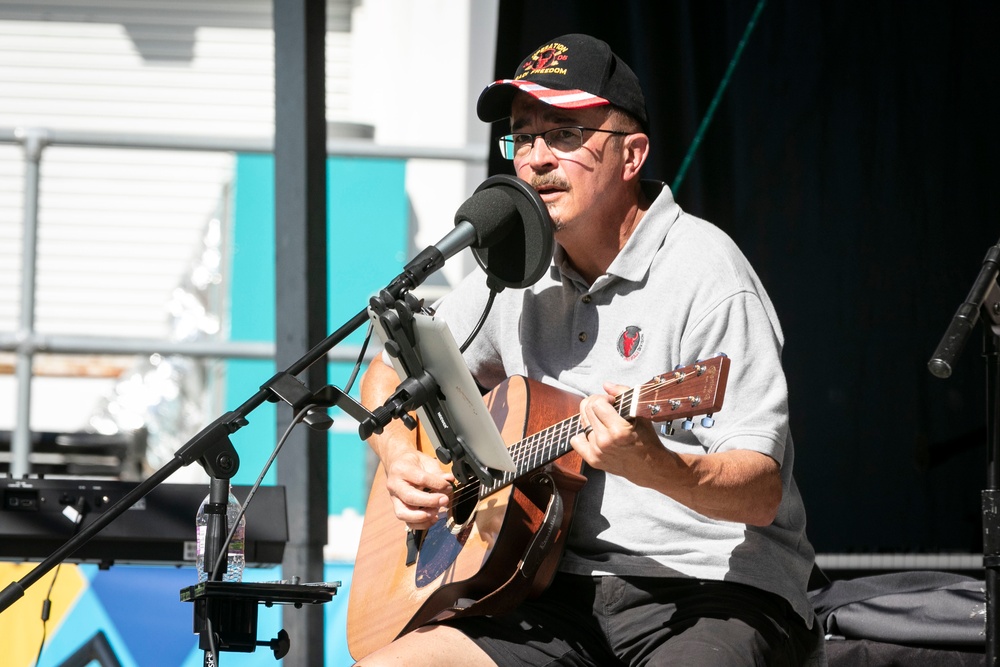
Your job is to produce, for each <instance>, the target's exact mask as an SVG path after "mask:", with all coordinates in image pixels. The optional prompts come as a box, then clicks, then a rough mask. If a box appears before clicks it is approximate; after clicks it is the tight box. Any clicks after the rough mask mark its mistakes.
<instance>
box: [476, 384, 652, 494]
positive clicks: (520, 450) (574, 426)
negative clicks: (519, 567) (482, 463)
mask: <svg viewBox="0 0 1000 667" xmlns="http://www.w3.org/2000/svg"><path fill="white" fill-rule="evenodd" d="M634 391H635V390H634V389H628V390H626V391H624V392H622V393H621V394H619V395H618V396H616V397H615V400H614V402H613V404H612V405H614V408H615V410H617V411H618V414H620V415H621V416H622V417H628V416H629V410H628V406H629V405H630V404H631V402H632V394H633V392H634ZM582 430H583V429H581V428H580V415H574V416H572V417H570V418H568V419H564V420H562V421H561V422H559V423H557V424H553V425H552V426H549V427H548V428H546V429H542V430H541V431H539V432H537V433H534V434H532V435H529V436H528V437H527V438H525V439H524V440H521V441H520V442H516V443H514V444H513V445H511V446H510V447H509V448H508V451H509V452H510V457H511V458H512V459H514V465H515V468H516V469H515V470H513V471H510V472H504V473H503V475H501V476H500V477H499V478H498V479H497V481H495V482H493V483H492V484H490V485H489V486H485V485H484V486H482V488H481V489H480V490H479V496H480V498H485V497H486V496H488V495H490V494H492V493H495V492H497V491H499V490H500V489H502V488H504V487H506V486H509V485H511V484H513V483H514V482H516V481H518V480H519V479H521V478H522V477H524V476H525V475H528V474H530V473H532V472H534V471H535V470H538V469H539V468H541V467H542V466H544V465H546V464H548V463H552V462H553V461H555V460H556V459H557V458H559V457H560V456H562V455H563V454H567V453H569V451H570V450H571V449H572V447H571V446H570V444H569V441H570V438H572V437H573V436H574V435H576V434H577V433H580V432H581V431H582Z"/></svg>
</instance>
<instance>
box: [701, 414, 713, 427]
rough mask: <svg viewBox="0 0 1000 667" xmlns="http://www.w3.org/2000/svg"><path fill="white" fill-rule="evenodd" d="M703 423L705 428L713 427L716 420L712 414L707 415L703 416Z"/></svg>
mask: <svg viewBox="0 0 1000 667" xmlns="http://www.w3.org/2000/svg"><path fill="white" fill-rule="evenodd" d="M701 425H702V426H703V427H704V428H712V427H713V426H715V420H714V419H712V415H706V416H704V417H702V418H701Z"/></svg>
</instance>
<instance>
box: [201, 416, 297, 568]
mask: <svg viewBox="0 0 1000 667" xmlns="http://www.w3.org/2000/svg"><path fill="white" fill-rule="evenodd" d="M315 407H317V406H316V405H315V404H313V403H310V404H309V405H306V406H305V407H303V408H302V409H301V410H299V411H298V412H297V413H296V414H295V417H293V418H292V421H291V423H290V424H289V425H288V428H286V429H285V432H284V433H282V434H281V437H280V438H279V439H278V444H277V445H275V446H274V451H272V452H271V456H270V457H269V458H268V459H267V462H266V463H265V464H264V467H263V468H262V469H261V471H260V475H258V476H257V481H256V482H254V483H253V486H251V487H250V491H249V492H247V497H246V500H244V501H243V507H242V508H241V509H240V512H239V514H237V515H236V519H235V520H234V521H233V525H232V526H230V527H229V533H228V534H227V535H226V539H225V540H223V542H222V547H221V548H220V549H219V555H218V556H217V557H216V559H215V564H214V565H213V566H212V569H211V570H210V573H211V574H210V576H209V581H217V580H216V578H215V577H216V573H217V572H218V571H219V568H221V567H222V561H223V559H225V558H227V557H228V556H229V543H230V542H231V541H232V539H233V535H235V534H236V528H237V527H238V526H239V525H240V520H241V519H242V518H243V516H244V515H245V514H246V511H247V507H249V506H250V501H251V500H253V497H254V494H256V493H257V489H258V488H260V485H261V484H262V483H263V482H264V475H266V474H267V471H268V470H269V469H270V468H271V465H272V464H273V463H274V460H275V459H276V458H278V452H280V451H281V448H282V447H283V446H284V444H285V441H286V440H288V436H289V435H291V433H292V429H293V428H295V426H296V425H298V423H299V422H301V421H302V419H303V418H304V417H305V416H306V415H307V414H309V411H310V410H312V409H313V408H315Z"/></svg>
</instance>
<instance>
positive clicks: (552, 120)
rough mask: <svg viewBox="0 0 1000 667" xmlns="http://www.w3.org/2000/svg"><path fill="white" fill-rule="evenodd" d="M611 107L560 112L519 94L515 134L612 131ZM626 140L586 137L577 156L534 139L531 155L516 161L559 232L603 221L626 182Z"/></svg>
mask: <svg viewBox="0 0 1000 667" xmlns="http://www.w3.org/2000/svg"><path fill="white" fill-rule="evenodd" d="M607 116H608V108H607V107H594V108H590V109H559V108H556V107H553V106H551V105H549V104H545V103H544V102H539V101H538V100H536V99H535V98H533V97H531V96H530V95H527V94H525V93H518V94H517V95H516V96H515V98H514V104H513V106H512V108H511V119H510V129H511V132H515V133H516V132H530V133H536V132H545V131H547V130H551V129H553V128H557V127H567V126H582V127H592V128H598V129H608V130H617V129H620V128H614V127H610V123H609V121H608V119H607ZM620 140H621V137H617V136H615V135H611V134H606V133H603V132H586V131H585V132H584V133H583V145H582V146H581V147H580V148H579V149H577V150H575V151H573V152H572V153H559V152H554V151H553V150H552V149H550V148H549V146H548V145H546V143H545V142H544V141H543V140H542V138H541V137H538V138H536V139H535V142H534V144H533V145H532V147H531V150H530V151H529V152H527V153H525V154H524V155H518V156H516V157H515V158H514V169H515V171H516V173H517V175H518V177H520V178H521V179H523V180H525V181H527V182H528V184H530V185H531V186H532V187H533V188H534V189H535V190H536V191H537V192H538V194H539V195H540V196H541V198H542V201H543V202H545V205H546V207H547V208H548V211H549V216H550V217H551V218H552V222H553V224H554V225H555V229H556V232H557V233H558V232H560V231H562V230H564V229H567V228H569V227H570V226H572V227H580V226H581V224H580V223H579V222H577V221H578V220H584V221H585V220H587V219H595V220H599V219H600V217H601V211H602V206H601V204H602V200H603V198H604V197H606V196H607V195H608V194H609V193H610V192H613V189H612V190H609V189H608V186H610V185H613V184H615V182H616V181H617V182H619V183H620V180H621V162H622V151H621V146H622V144H621V141H620Z"/></svg>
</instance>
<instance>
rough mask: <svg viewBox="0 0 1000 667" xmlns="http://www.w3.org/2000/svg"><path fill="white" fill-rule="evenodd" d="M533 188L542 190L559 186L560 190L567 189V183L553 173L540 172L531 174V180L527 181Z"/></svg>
mask: <svg viewBox="0 0 1000 667" xmlns="http://www.w3.org/2000/svg"><path fill="white" fill-rule="evenodd" d="M528 184H529V185H531V187H532V188H534V189H535V190H542V189H544V188H559V189H560V190H568V189H569V183H567V182H566V181H564V180H563V179H561V178H559V177H558V176H556V175H555V174H542V175H540V176H532V177H531V180H530V181H528Z"/></svg>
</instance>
